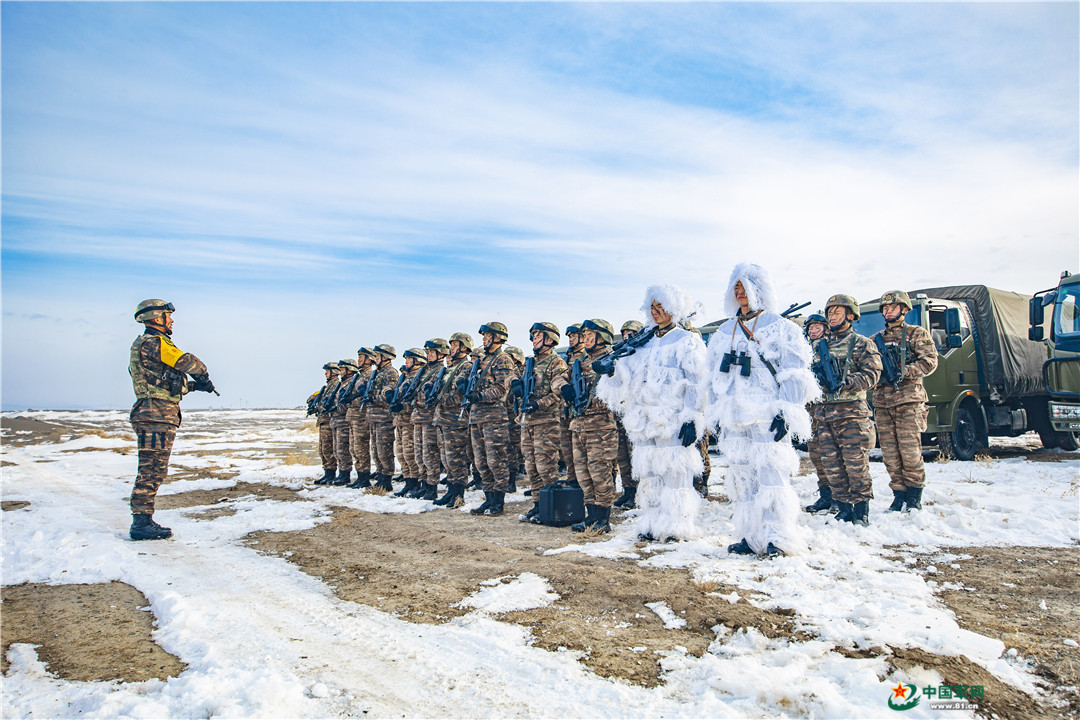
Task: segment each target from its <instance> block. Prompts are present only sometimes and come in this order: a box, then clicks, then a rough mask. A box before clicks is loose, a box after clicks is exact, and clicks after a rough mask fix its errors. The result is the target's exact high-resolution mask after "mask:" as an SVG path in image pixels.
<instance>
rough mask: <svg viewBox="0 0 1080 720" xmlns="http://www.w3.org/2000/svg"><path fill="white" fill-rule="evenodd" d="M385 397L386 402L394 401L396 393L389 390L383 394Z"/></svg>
mask: <svg viewBox="0 0 1080 720" xmlns="http://www.w3.org/2000/svg"><path fill="white" fill-rule="evenodd" d="M383 397H384V398H386V402H390V401H391V400H393V399H394V391H393V390H387V391H386V392H384V393H383Z"/></svg>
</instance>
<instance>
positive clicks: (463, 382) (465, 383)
mask: <svg viewBox="0 0 1080 720" xmlns="http://www.w3.org/2000/svg"><path fill="white" fill-rule="evenodd" d="M467 387H469V378H465V377H459V378H458V379H457V391H458V392H459V393H461V394H462V395H464V394H465V388H467Z"/></svg>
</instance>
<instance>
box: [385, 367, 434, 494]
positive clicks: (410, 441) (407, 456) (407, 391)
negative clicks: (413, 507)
mask: <svg viewBox="0 0 1080 720" xmlns="http://www.w3.org/2000/svg"><path fill="white" fill-rule="evenodd" d="M402 357H404V358H405V369H404V371H403V372H404V374H405V380H404V381H403V382H402V384H401V388H400V390H399V392H398V402H397V404H396V405H391V406H390V412H391V413H393V415H394V428H395V429H396V430H397V438H398V443H399V444H398V462H400V463H401V474H402V475H403V476H404V479H405V487H403V488H402V489H401V490H400V491H399V492H396V493H394V494H395V495H396V496H398V497H401V496H403V495H406V494H408V493H410V492H412V491H413V490H416V489H417V488H419V487H420V484H421V483H420V463H419V461H418V460H419V459H418V458H417V456H416V441H415V435H416V428H415V427H414V426H413V423H412V412H413V406H412V398H411V397H406V396H407V395H408V396H411V395H412V390H414V389H418V388H419V386H415V385H414V383H416V382H418V381H419V379H420V373H421V372H422V371H423V369H424V367H425V366H426V365H427V355H426V354H425V353H424V351H423V350H421V349H420V348H409V349H408V350H406V351H405V352H403V353H402ZM399 380H400V378H399Z"/></svg>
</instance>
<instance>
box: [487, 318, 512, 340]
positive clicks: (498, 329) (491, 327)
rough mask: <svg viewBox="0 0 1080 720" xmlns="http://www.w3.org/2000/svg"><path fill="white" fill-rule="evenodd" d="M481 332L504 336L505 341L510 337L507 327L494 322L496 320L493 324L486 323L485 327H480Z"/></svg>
mask: <svg viewBox="0 0 1080 720" xmlns="http://www.w3.org/2000/svg"><path fill="white" fill-rule="evenodd" d="M480 332H481V333H494V334H496V335H502V339H503V340H505V339H507V338H508V337H510V333H508V332H507V331H506V326H505V325H503V324H502V323H501V322H498V321H494V320H493V321H492V322H489V323H484V324H483V325H481V326H480Z"/></svg>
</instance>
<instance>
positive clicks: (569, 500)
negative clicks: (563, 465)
mask: <svg viewBox="0 0 1080 720" xmlns="http://www.w3.org/2000/svg"><path fill="white" fill-rule="evenodd" d="M584 519H585V493H584V492H582V491H581V488H579V487H575V486H573V485H564V484H561V483H555V484H554V485H549V486H548V487H546V488H543V489H542V490H541V491H540V522H541V524H543V525H555V526H559V527H561V526H564V525H573V524H574V523H577V522H581V521H582V520H584Z"/></svg>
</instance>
